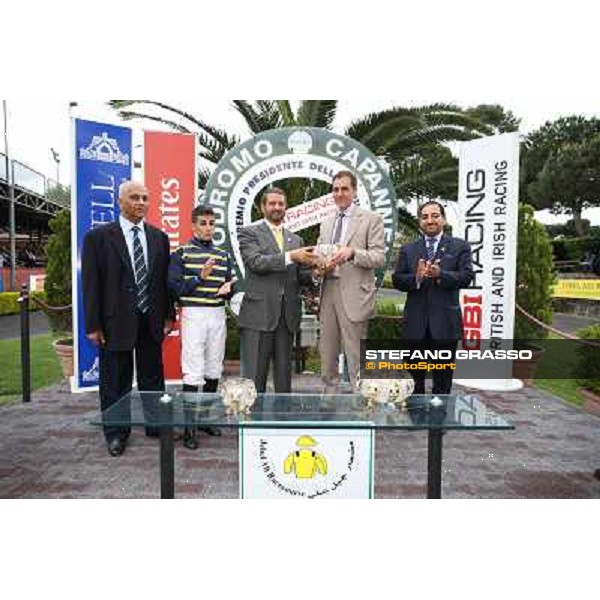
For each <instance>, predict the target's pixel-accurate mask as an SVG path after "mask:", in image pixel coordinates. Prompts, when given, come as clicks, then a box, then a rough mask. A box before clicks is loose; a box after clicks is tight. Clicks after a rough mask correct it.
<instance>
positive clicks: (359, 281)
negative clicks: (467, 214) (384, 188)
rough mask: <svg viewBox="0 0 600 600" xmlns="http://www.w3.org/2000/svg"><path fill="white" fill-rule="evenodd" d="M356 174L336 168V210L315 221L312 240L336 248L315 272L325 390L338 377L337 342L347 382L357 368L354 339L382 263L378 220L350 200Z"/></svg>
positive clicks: (371, 308)
mask: <svg viewBox="0 0 600 600" xmlns="http://www.w3.org/2000/svg"><path fill="white" fill-rule="evenodd" d="M356 186H357V181H356V176H355V175H354V173H352V172H350V171H340V172H339V173H337V175H335V177H334V178H333V184H332V191H333V199H334V201H335V204H336V206H337V211H336V214H335V215H334V216H332V217H329V218H327V219H326V220H325V221H323V223H322V224H321V231H320V235H319V241H318V244H338V245H339V249H338V250H337V251H336V252H335V254H334V255H333V256H332V257H331V260H330V261H329V262H328V263H327V265H326V266H325V268H324V269H323V270H322V271H321V273H320V274H321V276H322V277H323V284H322V288H321V301H320V327H321V336H320V338H321V339H320V350H321V374H322V377H323V380H324V382H325V386H326V390H327V391H332V386H335V385H336V384H337V382H338V356H339V354H340V351H341V346H342V345H343V348H344V353H345V354H346V360H347V362H348V374H349V377H350V382H351V384H352V387H353V388H355V386H356V377H357V374H358V372H359V368H360V340H361V339H362V338H364V337H365V336H366V333H367V324H368V320H369V319H370V318H371V317H372V316H373V315H374V314H375V295H376V291H377V288H376V285H375V273H374V270H375V269H379V268H381V267H383V265H384V262H385V243H384V234H383V219H382V217H381V216H380V215H378V214H376V213H373V212H370V211H367V210H363V209H361V208H360V207H359V206H357V204H356V202H355V200H356Z"/></svg>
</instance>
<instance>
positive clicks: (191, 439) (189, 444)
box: [183, 427, 198, 450]
mask: <svg viewBox="0 0 600 600" xmlns="http://www.w3.org/2000/svg"><path fill="white" fill-rule="evenodd" d="M183 445H184V446H185V447H186V448H187V449H188V450H196V449H197V448H198V442H197V441H196V432H195V430H193V429H191V428H188V427H186V428H185V431H184V432H183Z"/></svg>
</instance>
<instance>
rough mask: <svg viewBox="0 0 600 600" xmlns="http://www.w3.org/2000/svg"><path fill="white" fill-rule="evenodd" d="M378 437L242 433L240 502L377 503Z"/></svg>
mask: <svg viewBox="0 0 600 600" xmlns="http://www.w3.org/2000/svg"><path fill="white" fill-rule="evenodd" d="M373 438H374V432H373V430H369V429H365V430H358V429H314V428H311V427H310V424H307V426H306V428H305V429H254V428H247V429H242V430H240V444H239V448H240V497H241V498H263V499H286V498H287V499H302V498H305V499H317V498H319V499H328V498H331V499H341V498H354V499H367V498H373V470H374V469H373V466H374V461H373V458H374V442H373Z"/></svg>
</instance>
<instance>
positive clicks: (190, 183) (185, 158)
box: [144, 131, 196, 380]
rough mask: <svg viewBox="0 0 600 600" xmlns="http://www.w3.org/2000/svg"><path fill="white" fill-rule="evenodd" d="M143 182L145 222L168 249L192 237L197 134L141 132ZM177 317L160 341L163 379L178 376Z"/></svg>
mask: <svg viewBox="0 0 600 600" xmlns="http://www.w3.org/2000/svg"><path fill="white" fill-rule="evenodd" d="M144 181H145V183H146V187H147V188H148V193H149V194H150V208H149V210H148V216H147V218H146V220H147V222H148V223H150V224H151V225H154V226H155V227H157V228H158V229H160V230H161V231H164V232H165V233H166V234H167V236H168V238H169V245H170V249H171V252H174V251H175V250H176V249H177V248H178V247H179V246H180V245H181V244H183V243H185V242H186V241H187V240H189V239H190V238H191V237H192V220H191V215H192V210H193V208H194V204H195V197H196V137H195V136H194V135H182V134H178V133H165V132H160V131H146V132H144ZM180 354H181V337H180V328H179V317H178V318H177V323H176V326H175V329H174V330H173V331H172V332H171V334H170V335H169V336H168V337H167V339H166V340H165V343H164V344H163V360H164V366H165V379H167V380H169V379H181V360H180Z"/></svg>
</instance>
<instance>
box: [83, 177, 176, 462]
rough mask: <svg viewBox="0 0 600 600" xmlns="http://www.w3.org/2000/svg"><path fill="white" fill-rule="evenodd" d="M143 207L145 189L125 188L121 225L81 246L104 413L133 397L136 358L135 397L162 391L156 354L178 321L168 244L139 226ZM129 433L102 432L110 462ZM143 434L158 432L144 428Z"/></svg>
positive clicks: (92, 234) (95, 233) (129, 184)
mask: <svg viewBox="0 0 600 600" xmlns="http://www.w3.org/2000/svg"><path fill="white" fill-rule="evenodd" d="M148 203H149V198H148V190H147V189H146V188H145V187H144V186H143V185H142V184H140V183H137V182H135V181H126V182H124V183H122V184H121V186H120V187H119V205H120V208H121V214H120V216H119V219H118V221H115V222H114V223H110V224H108V225H103V226H101V227H98V228H96V229H93V230H91V231H89V232H88V233H87V235H86V236H85V238H84V241H83V251H82V265H81V267H82V281H83V303H84V311H85V332H86V335H87V337H88V339H90V340H91V341H92V342H93V343H95V344H97V345H98V346H99V359H100V361H99V364H100V407H101V409H102V410H106V409H107V408H109V407H110V406H112V405H113V404H114V403H115V402H116V401H117V400H119V398H121V397H122V396H124V395H125V394H127V393H128V392H130V391H131V388H132V380H133V361H134V355H135V366H136V374H137V381H138V389H139V390H140V391H160V390H164V386H165V381H164V374H163V363H162V347H161V346H162V341H163V338H164V336H165V335H166V334H167V333H168V332H169V331H170V329H171V327H172V323H173V319H174V316H175V315H174V311H173V307H172V305H171V303H170V301H169V294H168V291H167V273H168V267H169V242H168V238H167V236H166V235H165V234H164V233H163V232H162V231H159V230H158V229H156V228H155V227H152V226H151V225H148V224H147V223H144V217H145V216H146V213H147V212H148ZM134 351H135V352H134ZM129 432H130V431H129V428H125V427H112V426H105V427H104V435H105V437H106V441H107V443H108V451H109V453H110V455H111V456H119V455H121V454H122V453H123V452H124V450H125V446H126V444H127V439H128V437H129ZM146 434H147V435H151V436H156V435H157V434H158V430H157V429H156V428H155V427H148V428H146Z"/></svg>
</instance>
